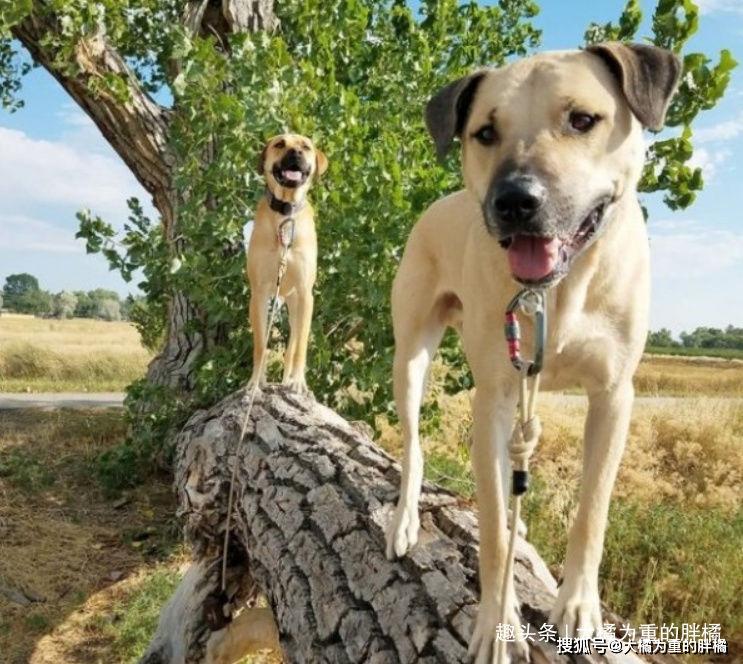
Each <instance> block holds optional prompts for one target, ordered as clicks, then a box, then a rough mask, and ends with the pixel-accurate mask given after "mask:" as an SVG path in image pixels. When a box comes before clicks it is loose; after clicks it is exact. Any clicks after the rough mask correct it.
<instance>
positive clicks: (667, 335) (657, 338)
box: [647, 327, 681, 348]
mask: <svg viewBox="0 0 743 664" xmlns="http://www.w3.org/2000/svg"><path fill="white" fill-rule="evenodd" d="M647 345H648V346H655V347H658V348H672V347H674V346H680V345H681V344H679V342H678V341H676V340H675V339H674V338H673V333H672V332H671V330H669V329H668V328H665V327H663V328H661V329H660V330H658V331H657V332H648V341H647Z"/></svg>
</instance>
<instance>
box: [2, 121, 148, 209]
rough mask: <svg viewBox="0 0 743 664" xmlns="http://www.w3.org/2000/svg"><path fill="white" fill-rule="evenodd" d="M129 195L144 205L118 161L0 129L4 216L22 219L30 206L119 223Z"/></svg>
mask: <svg viewBox="0 0 743 664" xmlns="http://www.w3.org/2000/svg"><path fill="white" fill-rule="evenodd" d="M99 140H102V139H99ZM133 195H136V196H140V197H141V198H143V199H145V200H146V199H147V195H146V193H145V192H144V191H143V190H142V188H141V187H140V185H139V184H138V183H137V181H136V180H135V179H134V177H133V176H132V174H131V173H130V172H129V171H128V169H127V168H126V166H124V164H123V163H122V162H121V161H120V160H119V159H117V158H116V157H114V156H109V155H106V154H101V153H99V152H97V151H93V150H90V149H88V150H86V149H84V148H83V147H82V146H81V145H75V144H68V143H67V142H63V141H47V140H39V139H34V138H31V137H30V136H28V135H27V134H25V133H24V132H22V131H17V130H13V129H7V128H4V127H0V200H2V201H3V208H4V210H5V211H6V212H10V213H17V214H26V213H27V210H28V208H29V207H31V206H37V205H67V206H74V208H75V209H80V208H84V207H87V208H90V209H91V210H92V211H93V212H94V213H98V214H101V215H102V216H104V217H106V218H111V220H112V221H113V220H114V218H115V219H117V220H121V219H122V218H123V216H124V215H125V214H126V207H125V201H126V199H127V198H129V197H130V196H133Z"/></svg>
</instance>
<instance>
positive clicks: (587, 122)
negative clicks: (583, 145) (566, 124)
mask: <svg viewBox="0 0 743 664" xmlns="http://www.w3.org/2000/svg"><path fill="white" fill-rule="evenodd" d="M598 120H599V117H598V116H597V115H590V114H589V113H578V112H576V111H573V112H572V113H571V114H570V118H569V121H570V126H571V127H572V128H573V129H575V131H579V132H580V133H582V134H585V133H586V132H587V131H590V130H591V129H593V127H594V125H595V124H596V122H598Z"/></svg>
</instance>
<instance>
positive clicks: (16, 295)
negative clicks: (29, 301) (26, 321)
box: [3, 272, 39, 311]
mask: <svg viewBox="0 0 743 664" xmlns="http://www.w3.org/2000/svg"><path fill="white" fill-rule="evenodd" d="M38 290H39V280H38V279H37V278H36V277H34V276H33V275H32V274H28V273H27V272H22V273H20V274H11V275H8V276H7V277H6V279H5V286H4V287H3V295H4V296H5V306H6V307H8V309H12V310H14V311H20V310H19V309H18V307H19V305H20V306H23V305H22V304H21V300H22V299H23V297H24V296H25V295H27V294H28V293H33V292H35V291H38Z"/></svg>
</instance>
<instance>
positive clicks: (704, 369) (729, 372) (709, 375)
mask: <svg viewBox="0 0 743 664" xmlns="http://www.w3.org/2000/svg"><path fill="white" fill-rule="evenodd" d="M635 389H636V390H637V393H638V394H647V395H660V394H664V395H674V396H693V395H698V394H703V395H705V396H719V397H722V396H737V397H742V396H743V360H735V359H732V360H725V359H721V358H711V357H705V358H702V357H670V356H658V355H645V356H644V357H643V359H642V362H641V363H640V367H639V369H638V371H637V374H636V375H635Z"/></svg>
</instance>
